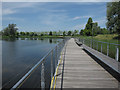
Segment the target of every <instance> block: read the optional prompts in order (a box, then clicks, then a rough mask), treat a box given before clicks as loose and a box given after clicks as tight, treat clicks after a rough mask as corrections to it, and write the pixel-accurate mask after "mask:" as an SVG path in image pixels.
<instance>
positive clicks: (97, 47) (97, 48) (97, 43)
mask: <svg viewBox="0 0 120 90" xmlns="http://www.w3.org/2000/svg"><path fill="white" fill-rule="evenodd" d="M97 50H98V42H97Z"/></svg>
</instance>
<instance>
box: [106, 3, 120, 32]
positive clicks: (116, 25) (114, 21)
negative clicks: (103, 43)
mask: <svg viewBox="0 0 120 90" xmlns="http://www.w3.org/2000/svg"><path fill="white" fill-rule="evenodd" d="M106 25H107V29H108V30H109V31H110V33H117V32H118V33H119V34H120V1H119V2H108V3H107V23H106Z"/></svg>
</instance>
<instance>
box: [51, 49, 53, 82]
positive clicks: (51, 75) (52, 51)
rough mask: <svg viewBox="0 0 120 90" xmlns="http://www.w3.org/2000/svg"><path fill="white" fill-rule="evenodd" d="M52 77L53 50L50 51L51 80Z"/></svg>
mask: <svg viewBox="0 0 120 90" xmlns="http://www.w3.org/2000/svg"><path fill="white" fill-rule="evenodd" d="M52 77H53V50H52V51H51V80H52Z"/></svg>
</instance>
